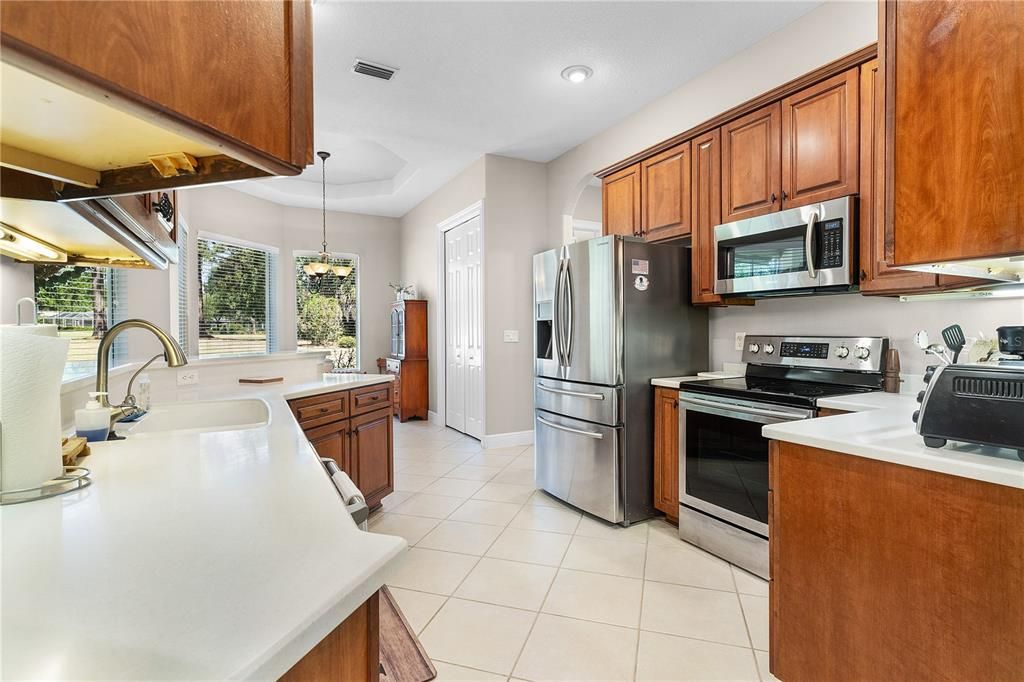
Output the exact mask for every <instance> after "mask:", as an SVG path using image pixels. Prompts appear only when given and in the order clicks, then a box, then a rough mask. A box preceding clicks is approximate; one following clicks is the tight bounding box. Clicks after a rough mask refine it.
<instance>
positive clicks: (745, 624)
mask: <svg viewBox="0 0 1024 682" xmlns="http://www.w3.org/2000/svg"><path fill="white" fill-rule="evenodd" d="M729 577H731V578H732V585H733V587H734V588H735V590H734V592H735V594H736V602H737V603H738V604H739V606H740V616H742V617H743V629H744V630H746V631H747V641H748V642H750V655H751V656H753V657H754V670H755V671H756V672H757V679H759V680H762V682H763V678H762V676H761V667H760V666H759V665H758V664H757V650H756V649H755V648H754V637H753V635H751V634H750V623H749V622H748V621H747V611H746V609H744V608H743V598H742V597H741V596H740V586H739V583H737V582H736V572H735V570H734V569H733V567H732V564H730V565H729Z"/></svg>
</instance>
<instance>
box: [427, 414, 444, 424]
mask: <svg viewBox="0 0 1024 682" xmlns="http://www.w3.org/2000/svg"><path fill="white" fill-rule="evenodd" d="M427 421H428V422H430V423H431V424H433V425H434V426H444V422H442V421H441V415H439V414H438V413H437V412H434V411H433V410H427Z"/></svg>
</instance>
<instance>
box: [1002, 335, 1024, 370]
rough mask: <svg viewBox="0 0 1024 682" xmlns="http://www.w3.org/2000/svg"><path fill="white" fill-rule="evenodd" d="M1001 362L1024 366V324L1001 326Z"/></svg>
mask: <svg viewBox="0 0 1024 682" xmlns="http://www.w3.org/2000/svg"><path fill="white" fill-rule="evenodd" d="M996 335H997V337H998V339H999V354H1000V356H999V364H1000V365H1007V366H1011V367H1024V325H1016V326H1008V327H999V328H998V329H996Z"/></svg>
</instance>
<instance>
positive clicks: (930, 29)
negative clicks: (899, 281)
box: [879, 0, 1024, 265]
mask: <svg viewBox="0 0 1024 682" xmlns="http://www.w3.org/2000/svg"><path fill="white" fill-rule="evenodd" d="M880 21H881V26H880V28H879V55H880V59H881V63H882V68H883V72H884V74H885V79H884V80H885V87H886V96H885V107H886V119H887V120H888V121H890V122H891V126H890V127H889V128H887V130H886V154H885V165H886V170H887V173H888V174H889V177H891V178H892V181H893V187H892V188H891V189H890V191H889V193H888V200H890V201H891V204H890V205H888V206H887V207H886V225H885V229H886V235H887V243H888V244H889V245H890V246H891V251H890V252H889V253H888V254H887V256H888V259H887V260H888V261H889V262H890V263H892V264H894V265H911V264H922V263H934V262H944V261H954V260H963V259H969V258H986V257H995V256H1007V255H1014V254H1019V253H1024V191H1022V188H1024V47H1022V41H1024V3H1022V2H1003V1H999V0H995V1H982V0H979V1H970V0H947V1H943V2H883V3H882V4H881V7H880Z"/></svg>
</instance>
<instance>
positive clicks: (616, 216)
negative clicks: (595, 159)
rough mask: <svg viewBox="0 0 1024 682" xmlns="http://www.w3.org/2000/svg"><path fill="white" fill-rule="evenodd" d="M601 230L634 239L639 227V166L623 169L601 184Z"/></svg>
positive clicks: (634, 165)
mask: <svg viewBox="0 0 1024 682" xmlns="http://www.w3.org/2000/svg"><path fill="white" fill-rule="evenodd" d="M601 210H602V213H603V218H604V219H603V221H602V230H603V232H604V234H621V235H626V236H627V237H635V236H639V235H640V234H641V226H640V164H639V163H636V164H633V165H632V166H630V167H628V168H623V169H622V170H620V171H619V172H618V173H613V174H612V175H609V176H608V177H606V178H604V180H603V181H602V183H601Z"/></svg>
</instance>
